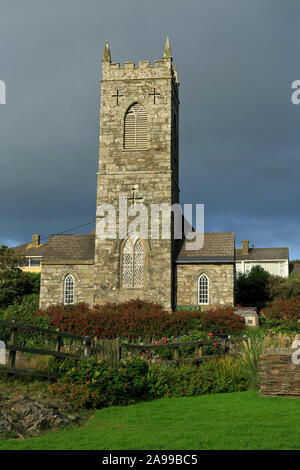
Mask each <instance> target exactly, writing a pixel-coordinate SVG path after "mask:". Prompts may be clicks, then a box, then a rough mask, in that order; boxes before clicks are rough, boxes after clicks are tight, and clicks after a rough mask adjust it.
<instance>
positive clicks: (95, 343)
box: [0, 320, 232, 378]
mask: <svg viewBox="0 0 300 470" xmlns="http://www.w3.org/2000/svg"><path fill="white" fill-rule="evenodd" d="M0 326H4V327H6V328H9V329H10V330H11V334H10V340H9V343H8V344H6V349H7V351H9V355H8V366H3V365H2V366H0V372H3V373H8V374H19V375H32V376H35V377H48V378H51V377H57V376H56V375H55V374H52V373H50V372H49V371H48V372H47V371H41V370H32V369H22V368H18V367H16V353H17V352H21V353H29V354H36V355H42V356H51V357H54V358H57V359H66V358H71V359H75V360H81V359H83V358H88V357H99V358H100V359H107V360H108V361H109V362H110V363H111V365H112V366H117V365H118V363H119V362H120V360H121V358H122V352H123V350H128V351H154V352H155V350H159V349H171V350H174V353H173V359H171V360H163V361H162V363H163V364H165V365H167V364H175V363H178V362H183V363H188V362H195V363H198V362H202V361H204V360H211V359H213V358H216V357H221V356H222V355H224V354H225V353H228V352H229V344H230V343H232V341H230V340H228V339H226V340H225V339H224V338H217V337H215V338H214V340H215V341H218V343H219V344H220V345H221V347H222V354H214V355H203V346H206V345H208V344H211V341H208V340H205V339H201V340H198V341H188V342H176V343H162V344H129V343H121V342H120V341H119V339H113V340H109V339H97V338H91V337H89V336H80V335H76V334H73V333H67V332H64V331H60V330H51V329H48V328H42V327H38V326H35V325H30V324H27V323H20V322H14V321H7V320H0ZM20 331H25V332H28V331H32V332H36V333H41V334H43V335H45V336H53V337H55V338H56V339H55V350H53V349H43V348H37V347H29V346H24V345H22V344H18V341H17V340H18V333H19V332H20ZM63 339H69V340H70V347H71V345H72V346H73V342H76V341H77V342H79V343H80V346H81V348H82V347H83V351H82V352H80V353H79V354H74V353H72V352H70V351H69V352H66V351H62V348H63V347H64V344H63ZM188 346H194V347H195V351H196V353H197V357H195V358H179V349H180V348H184V347H188Z"/></svg>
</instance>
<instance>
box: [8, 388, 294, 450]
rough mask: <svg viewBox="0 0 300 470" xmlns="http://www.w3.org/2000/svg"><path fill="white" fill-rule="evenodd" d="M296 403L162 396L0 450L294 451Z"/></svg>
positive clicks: (243, 396) (239, 395)
mask: <svg viewBox="0 0 300 470" xmlns="http://www.w3.org/2000/svg"><path fill="white" fill-rule="evenodd" d="M299 404H300V403H299V400H298V399H289V398H277V397H274V398H262V397H260V396H259V394H258V392H256V391H248V392H235V393H226V394H216V395H203V396H199V397H183V398H162V399H159V400H153V401H150V400H149V401H144V402H139V403H136V404H134V405H131V406H127V407H116V406H114V407H110V408H104V409H102V410H98V411H97V412H96V413H95V415H94V416H93V417H91V418H90V419H89V420H88V421H87V423H86V424H85V425H84V426H82V427H73V428H72V429H69V430H61V431H52V432H48V433H45V434H43V435H42V436H40V437H37V438H30V439H25V440H7V439H3V440H2V439H0V449H20V450H21V449H26V450H29V449H36V450H37V449H51V450H70V449H72V450H101V449H110V450H116V449H122V450H125V449H144V450H153V449H154V450H160V449H162V450H167V449H170V450H172V449H178V450H187V449H191V450H193V449H194V450H202V449H278V450H279V449H280V450H281V449H293V450H295V449H296V450H298V449H299V448H300V420H299Z"/></svg>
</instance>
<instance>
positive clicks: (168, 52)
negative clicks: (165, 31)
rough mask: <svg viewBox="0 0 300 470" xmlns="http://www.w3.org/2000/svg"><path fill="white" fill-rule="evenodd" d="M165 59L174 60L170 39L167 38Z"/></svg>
mask: <svg viewBox="0 0 300 470" xmlns="http://www.w3.org/2000/svg"><path fill="white" fill-rule="evenodd" d="M163 59H172V55H171V48H170V41H169V37H168V36H167V40H166V44H165V50H164V55H163Z"/></svg>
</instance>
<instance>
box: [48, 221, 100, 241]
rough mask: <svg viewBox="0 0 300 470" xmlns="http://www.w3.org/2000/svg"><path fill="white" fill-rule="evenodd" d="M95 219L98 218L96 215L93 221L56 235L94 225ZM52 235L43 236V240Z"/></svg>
mask: <svg viewBox="0 0 300 470" xmlns="http://www.w3.org/2000/svg"><path fill="white" fill-rule="evenodd" d="M95 220H96V217H94V218H93V219H92V220H91V222H88V223H86V224H81V225H77V227H72V228H70V229H68V230H64V231H63V232H59V233H56V234H55V235H63V234H64V233H68V232H72V230H77V229H79V228H81V227H86V226H87V225H92V224H94V223H95ZM49 236H50V235H47V236H45V237H41V240H45V239H46V238H49Z"/></svg>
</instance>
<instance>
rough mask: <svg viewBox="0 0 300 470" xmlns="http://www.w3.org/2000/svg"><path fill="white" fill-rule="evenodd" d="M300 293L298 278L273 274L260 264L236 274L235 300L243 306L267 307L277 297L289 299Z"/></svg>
mask: <svg viewBox="0 0 300 470" xmlns="http://www.w3.org/2000/svg"><path fill="white" fill-rule="evenodd" d="M299 295H300V279H299V278H297V277H295V276H292V277H289V278H284V277H281V276H273V275H272V274H270V273H268V272H267V271H265V270H264V269H263V268H262V267H261V266H254V267H253V268H252V269H251V271H250V272H249V273H247V274H238V276H237V280H236V301H237V304H238V305H242V306H244V307H257V308H258V309H259V310H260V309H262V308H264V307H267V306H268V305H269V304H270V302H272V301H274V300H277V299H282V300H284V299H289V298H291V297H296V296H299Z"/></svg>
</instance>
